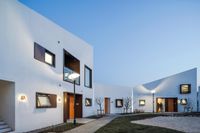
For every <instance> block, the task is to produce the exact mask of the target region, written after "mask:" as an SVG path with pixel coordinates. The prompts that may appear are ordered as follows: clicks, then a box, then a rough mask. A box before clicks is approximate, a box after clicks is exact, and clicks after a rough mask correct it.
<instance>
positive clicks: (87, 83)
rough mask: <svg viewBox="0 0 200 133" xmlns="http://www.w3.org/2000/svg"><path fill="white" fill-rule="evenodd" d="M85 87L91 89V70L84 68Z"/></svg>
mask: <svg viewBox="0 0 200 133" xmlns="http://www.w3.org/2000/svg"><path fill="white" fill-rule="evenodd" d="M84 81H85V87H88V88H92V70H91V69H90V68H89V67H88V66H85V80H84Z"/></svg>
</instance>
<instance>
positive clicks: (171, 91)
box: [133, 68, 197, 112]
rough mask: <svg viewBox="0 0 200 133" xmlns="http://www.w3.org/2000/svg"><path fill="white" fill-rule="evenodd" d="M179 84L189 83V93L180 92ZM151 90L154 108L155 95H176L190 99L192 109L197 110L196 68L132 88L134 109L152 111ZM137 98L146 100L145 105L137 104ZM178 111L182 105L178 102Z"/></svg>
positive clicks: (181, 109) (180, 110)
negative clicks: (153, 93)
mask: <svg viewBox="0 0 200 133" xmlns="http://www.w3.org/2000/svg"><path fill="white" fill-rule="evenodd" d="M180 84H191V93H190V94H180ZM151 90H155V91H156V93H155V108H154V110H155V111H156V97H163V98H168V97H177V98H178V99H183V98H187V99H190V100H191V102H192V105H193V111H197V104H196V102H197V69H196V68H194V69H191V70H188V71H185V72H182V73H178V74H175V75H172V76H169V77H167V78H163V79H160V80H156V81H153V82H150V83H146V84H143V85H138V86H136V87H134V88H133V99H134V104H133V108H134V109H142V110H144V111H146V112H152V110H153V109H152V108H153V107H152V106H153V104H152V100H153V98H152V94H151V92H150V91H151ZM139 99H144V100H146V105H145V106H139ZM178 111H179V112H183V106H182V105H180V104H178Z"/></svg>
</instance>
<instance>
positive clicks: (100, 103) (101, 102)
mask: <svg viewBox="0 0 200 133" xmlns="http://www.w3.org/2000/svg"><path fill="white" fill-rule="evenodd" d="M96 103H97V105H98V106H99V111H100V115H102V114H103V113H102V111H103V110H102V104H103V98H102V97H97V98H96ZM97 112H98V110H97Z"/></svg>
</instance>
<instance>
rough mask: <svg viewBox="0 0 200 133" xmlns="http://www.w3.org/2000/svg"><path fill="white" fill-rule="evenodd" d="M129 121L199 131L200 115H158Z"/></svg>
mask: <svg viewBox="0 0 200 133" xmlns="http://www.w3.org/2000/svg"><path fill="white" fill-rule="evenodd" d="M131 123H136V124H143V125H150V126H159V127H165V128H170V129H175V130H179V131H183V132H187V133H199V132H200V117H171V116H168V117H167V116H166V117H163V116H160V117H155V118H151V119H144V120H138V121H132V122H131Z"/></svg>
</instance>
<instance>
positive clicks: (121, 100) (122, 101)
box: [115, 99, 124, 108]
mask: <svg viewBox="0 0 200 133" xmlns="http://www.w3.org/2000/svg"><path fill="white" fill-rule="evenodd" d="M117 101H120V102H121V103H122V105H121V106H118V105H117ZM123 106H124V100H123V99H115V107H116V108H122V107H123Z"/></svg>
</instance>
